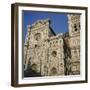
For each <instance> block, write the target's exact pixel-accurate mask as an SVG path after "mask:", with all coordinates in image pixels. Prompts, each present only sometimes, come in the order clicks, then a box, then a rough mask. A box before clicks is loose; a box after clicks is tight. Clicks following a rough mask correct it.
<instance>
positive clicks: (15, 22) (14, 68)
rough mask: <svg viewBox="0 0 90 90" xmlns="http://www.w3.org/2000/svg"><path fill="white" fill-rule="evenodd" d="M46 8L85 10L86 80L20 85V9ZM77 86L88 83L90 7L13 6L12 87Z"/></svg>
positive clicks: (24, 4)
mask: <svg viewBox="0 0 90 90" xmlns="http://www.w3.org/2000/svg"><path fill="white" fill-rule="evenodd" d="M19 6H28V7H31V6H33V7H44V8H62V9H79V10H85V29H86V32H85V43H86V46H85V52H86V53H85V61H86V63H85V80H80V81H66V82H64V81H63V82H47V83H35V84H18V7H19ZM74 83H75V84H76V83H88V7H81V6H62V5H60V6H59V5H46V4H32V3H14V4H11V86H14V87H26V86H41V85H60V84H74Z"/></svg>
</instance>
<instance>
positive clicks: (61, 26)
mask: <svg viewBox="0 0 90 90" xmlns="http://www.w3.org/2000/svg"><path fill="white" fill-rule="evenodd" d="M47 18H49V19H50V20H51V24H50V26H51V28H52V29H53V31H54V32H55V33H56V34H58V33H65V32H67V31H68V23H67V21H68V18H67V14H66V13H56V12H55V13H54V12H43V11H23V28H24V29H23V30H24V40H25V36H26V33H27V25H29V24H30V25H32V24H33V23H34V22H36V21H37V20H44V19H47Z"/></svg>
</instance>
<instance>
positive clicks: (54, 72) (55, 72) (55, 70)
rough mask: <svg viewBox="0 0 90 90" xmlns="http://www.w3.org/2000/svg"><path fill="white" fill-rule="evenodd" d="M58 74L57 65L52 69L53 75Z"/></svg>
mask: <svg viewBox="0 0 90 90" xmlns="http://www.w3.org/2000/svg"><path fill="white" fill-rule="evenodd" d="M54 75H57V69H56V68H55V67H53V68H52V69H51V76H54Z"/></svg>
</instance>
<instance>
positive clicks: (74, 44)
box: [24, 14, 80, 76]
mask: <svg viewBox="0 0 90 90" xmlns="http://www.w3.org/2000/svg"><path fill="white" fill-rule="evenodd" d="M67 17H68V32H67V33H60V34H57V35H56V34H55V32H54V31H53V30H52V28H51V27H50V23H51V21H50V19H45V20H38V21H36V22H35V23H34V24H32V25H31V26H30V25H28V26H27V35H26V39H25V43H24V71H27V70H28V71H29V69H31V70H33V71H35V72H36V73H39V74H40V75H41V76H61V75H80V15H76V14H68V15H67Z"/></svg>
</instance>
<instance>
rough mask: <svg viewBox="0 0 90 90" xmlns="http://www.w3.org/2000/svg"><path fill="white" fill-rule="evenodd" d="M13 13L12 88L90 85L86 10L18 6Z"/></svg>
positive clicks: (65, 7) (13, 6) (13, 7)
mask: <svg viewBox="0 0 90 90" xmlns="http://www.w3.org/2000/svg"><path fill="white" fill-rule="evenodd" d="M13 9H14V13H12V22H13V23H15V27H14V26H12V29H14V30H16V31H15V32H16V33H13V32H12V34H13V35H14V34H15V35H14V40H15V42H13V43H14V44H15V45H14V44H12V47H15V48H14V50H12V51H15V53H14V54H12V55H15V56H14V57H13V56H12V59H14V60H16V61H15V62H14V61H12V66H13V65H14V68H13V69H12V86H28V85H32V86H33V85H51V84H52V85H53V84H63V83H79V82H87V67H86V66H87V53H86V54H85V52H87V51H86V49H87V37H86V34H87V8H86V7H73V8H72V7H67V6H54V5H38V4H18V3H16V4H13V5H12V10H13ZM13 17H15V18H13ZM17 32H18V34H17ZM13 35H12V37H13ZM85 42H86V43H85ZM17 48H18V49H17ZM15 58H16V59H15ZM13 70H14V71H15V72H16V73H13ZM67 78H68V79H67ZM13 80H14V81H15V82H13ZM38 80H39V81H38Z"/></svg>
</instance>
